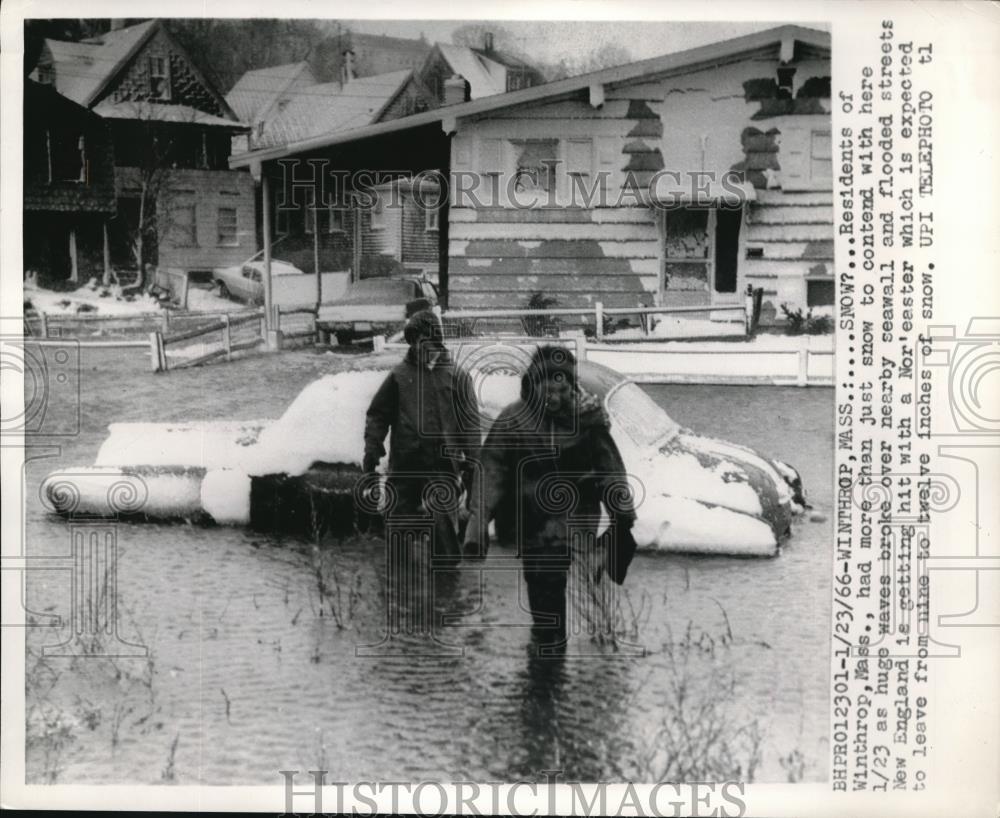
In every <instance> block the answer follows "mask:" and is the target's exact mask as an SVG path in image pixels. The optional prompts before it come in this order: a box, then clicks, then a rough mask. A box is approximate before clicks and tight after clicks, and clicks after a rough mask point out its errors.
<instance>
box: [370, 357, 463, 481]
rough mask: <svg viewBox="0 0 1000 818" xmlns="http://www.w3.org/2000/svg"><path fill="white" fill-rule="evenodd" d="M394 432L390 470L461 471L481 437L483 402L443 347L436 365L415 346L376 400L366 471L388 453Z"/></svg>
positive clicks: (377, 394)
mask: <svg viewBox="0 0 1000 818" xmlns="http://www.w3.org/2000/svg"><path fill="white" fill-rule="evenodd" d="M390 429H391V431H392V441H391V445H390V451H389V474H390V475H392V474H393V473H394V472H414V471H426V472H429V473H433V472H444V473H450V474H454V475H458V474H459V469H460V462H461V459H462V457H463V456H464V457H465V458H467V459H468V458H471V456H472V455H473V453H474V452H475V451H476V449H477V448H478V444H479V440H480V420H479V412H478V403H477V401H476V395H475V391H474V389H473V385H472V379H471V378H470V377H469V374H468V373H467V372H466V371H465V370H464V369H462V368H461V367H458V366H456V365H455V364H454V362H453V361H452V359H451V357H450V355H449V354H448V351H447V350H446V349H443V350H442V351H441V355H440V357H439V358H438V360H437V361H436V362H435V364H434V366H433V367H432V368H430V369H428V368H427V367H420V366H418V364H417V356H416V352H415V350H413V349H411V350H410V351H409V352H408V353H407V355H406V358H405V359H404V360H403V361H402V362H401V363H400V364H398V365H397V366H396V367H395V368H394V369H393V370H392V371H391V372H390V373H389V374H388V376H386V379H385V381H383V383H382V386H380V387H379V390H378V392H376V393H375V397H374V398H372V402H371V405H370V406H369V407H368V414H367V417H366V419H365V458H364V469H365V471H372V470H374V468H375V467H376V465H378V462H379V460H380V459H381V458H382V456H383V455H384V454H385V438H386V435H387V434H388V433H389V431H390Z"/></svg>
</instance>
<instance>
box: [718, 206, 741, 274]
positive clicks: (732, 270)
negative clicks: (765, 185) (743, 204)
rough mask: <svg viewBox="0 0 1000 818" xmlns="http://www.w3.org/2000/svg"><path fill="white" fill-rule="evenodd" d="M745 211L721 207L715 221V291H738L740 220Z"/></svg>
mask: <svg viewBox="0 0 1000 818" xmlns="http://www.w3.org/2000/svg"><path fill="white" fill-rule="evenodd" d="M742 220H743V211H742V210H741V209H739V208H719V209H718V210H717V211H716V222H715V291H716V292H717V293H735V292H736V267H737V262H738V258H739V247H740V222H741V221H742Z"/></svg>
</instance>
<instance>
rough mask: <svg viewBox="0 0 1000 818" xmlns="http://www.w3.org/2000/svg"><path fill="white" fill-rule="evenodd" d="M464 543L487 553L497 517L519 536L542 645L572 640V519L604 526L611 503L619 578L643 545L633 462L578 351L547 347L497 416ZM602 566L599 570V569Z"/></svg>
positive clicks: (471, 551) (473, 551)
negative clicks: (579, 374)
mask: <svg viewBox="0 0 1000 818" xmlns="http://www.w3.org/2000/svg"><path fill="white" fill-rule="evenodd" d="M479 464H480V468H479V470H478V471H477V474H476V479H475V481H474V483H473V489H472V492H471V496H470V502H469V508H470V511H471V516H470V519H469V522H468V526H467V527H466V532H465V538H464V542H463V553H464V555H465V556H466V557H467V558H469V559H482V558H484V557H485V552H486V544H487V534H486V530H487V525H488V523H489V522H490V521H491V520H495V522H496V528H497V533H498V536H500V537H501V538H502V539H506V538H511V537H512V538H513V540H514V543H515V545H516V546H517V548H518V551H519V553H520V556H521V559H522V569H523V573H524V579H525V584H526V585H527V590H528V606H529V609H530V611H531V615H532V620H533V626H532V636H533V638H534V640H535V641H536V643H538V644H539V646H542V645H548V646H550V647H553V648H557V649H558V648H560V647H562V646H564V645H565V642H566V613H567V612H566V581H567V573H568V571H569V567H570V561H571V557H572V553H571V548H572V544H571V541H570V540H571V534H570V528H569V527H570V525H571V524H572V526H573V529H574V531H576V532H579V533H580V534H585V533H586V530H587V529H588V527H589V529H590V530H589V533H590V534H591V535H594V534H596V530H597V526H598V521H599V519H600V514H601V506H602V505H603V506H604V508H605V510H606V512H607V513H608V516H609V518H610V520H611V530H612V531H613V535H614V540H612V542H613V543H616V544H615V545H614V546H613V547H612V548H610V549H609V551H608V553H609V554H610V555H611V557H610V562H609V563H608V571H609V573H610V574H611V576H612V579H614V581H616V582H618V583H619V584H620V583H621V582H622V580H623V579H624V576H625V570H626V569H627V567H628V562H629V561H631V557H632V554H633V553H634V550H635V541H634V540H633V539H632V537H631V528H632V524H633V522H634V521H635V512H634V509H633V507H632V504H631V500H630V495H629V493H628V492H627V491H626V492H624V493H623V492H622V489H623V487H624V486H625V481H626V477H627V475H626V472H625V465H624V463H623V462H622V457H621V454H620V453H619V451H618V447H617V446H616V445H615V442H614V440H613V439H612V437H611V432H610V421H609V419H608V417H607V415H606V413H605V412H604V409H603V406H602V405H601V401H600V399H599V398H598V397H597V396H596V395H590V394H587V393H585V392H584V391H583V390H582V389H581V388H580V387H579V386H578V385H577V378H576V361H575V359H574V357H573V354H572V353H571V352H570V351H569V350H567V349H564V348H561V347H555V346H543V347H539V348H538V349H537V350H536V352H535V354H534V356H533V357H532V360H531V363H530V364H529V366H528V369H527V371H526V372H525V374H524V376H523V377H522V380H521V398H520V400H518V401H515V402H514V403H512V404H510V405H509V406H507V407H506V408H505V409H504V410H503V411H502V412H501V413H500V414H499V416H498V417H497V419H496V421H494V423H493V426H492V427H491V429H490V431H489V434H488V435H487V437H486V440H485V442H484V443H483V445H482V448H481V449H480V452H479ZM599 577H600V574H598V575H597V579H599Z"/></svg>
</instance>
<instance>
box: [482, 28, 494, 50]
mask: <svg viewBox="0 0 1000 818" xmlns="http://www.w3.org/2000/svg"><path fill="white" fill-rule="evenodd" d="M483 50H484V51H485V52H486V53H487V54H489V53H490V52H491V51H493V32H492V31H487V32H486V33H485V34H484V35H483Z"/></svg>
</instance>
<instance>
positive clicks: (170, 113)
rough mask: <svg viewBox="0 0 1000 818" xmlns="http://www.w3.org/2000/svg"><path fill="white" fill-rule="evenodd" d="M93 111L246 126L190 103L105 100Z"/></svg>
mask: <svg viewBox="0 0 1000 818" xmlns="http://www.w3.org/2000/svg"><path fill="white" fill-rule="evenodd" d="M94 113H95V114H98V115H99V116H102V117H104V118H105V119H145V120H155V121H157V122H177V123H188V124H191V125H218V126H221V127H225V128H230V129H235V130H246V129H247V126H246V125H243V124H242V123H239V122H234V121H233V120H231V119H224V118H223V117H221V116H213V115H212V114H207V113H205V112H204V111H199V110H198V109H197V108H192V107H191V106H190V105H167V104H164V103H154V102H139V101H128V102H110V101H107V100H105V101H104V102H101V103H100V104H99V105H97V106H96V107H95V108H94Z"/></svg>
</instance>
